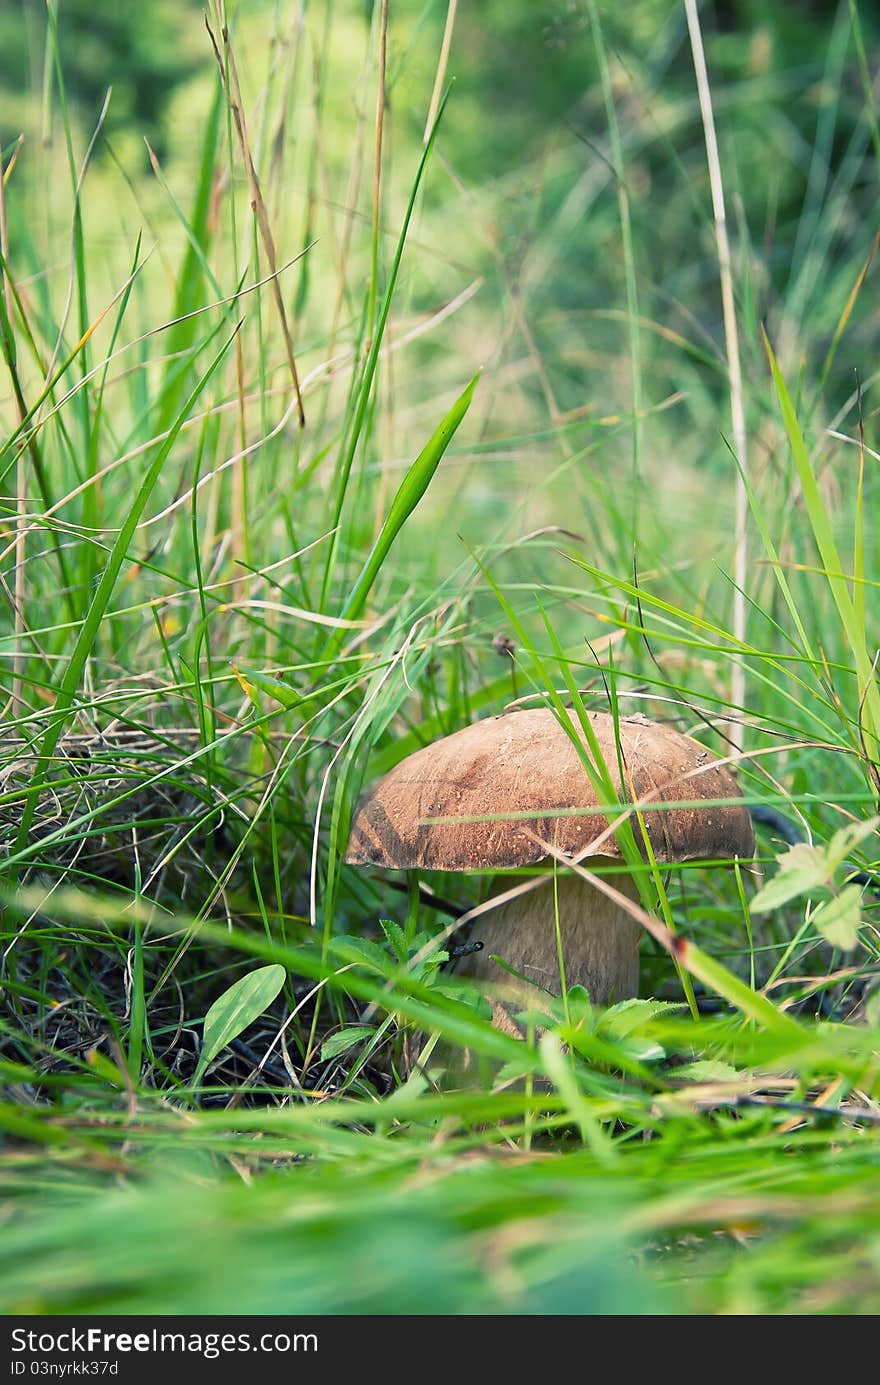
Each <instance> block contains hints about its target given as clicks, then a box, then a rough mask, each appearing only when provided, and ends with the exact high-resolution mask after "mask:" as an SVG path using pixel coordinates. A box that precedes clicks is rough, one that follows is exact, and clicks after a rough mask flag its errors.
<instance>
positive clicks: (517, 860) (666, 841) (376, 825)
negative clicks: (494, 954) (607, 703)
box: [345, 708, 755, 871]
mask: <svg viewBox="0 0 880 1385" xmlns="http://www.w3.org/2000/svg"><path fill="white" fill-rule="evenodd" d="M589 717H590V721H591V723H592V727H593V731H594V732H595V735H596V739H597V741H598V744H599V747H600V749H601V752H602V756H603V758H604V761H605V764H606V766H607V767H608V771H609V773H610V775H611V778H612V780H613V782H614V786H615V789H616V792H617V794H618V797H619V798H620V799H621V800H622V801H625V802H633V801H637V800H645V801H647V802H651V803H664V804H670V805H672V806H670V807H669V808H663V809H654V810H652V811H648V812H645V813H644V821H645V825H646V828H647V831H648V835H649V837H650V840H651V846H652V848H653V850H654V853H655V856H656V858H657V860H658V861H662V862H667V863H672V862H676V861H694V860H711V859H719V858H721V859H723V858H728V857H734V856H739V857H749V856H751V855H752V853H753V851H754V845H755V841H754V833H753V831H752V823H751V818H750V817H749V813H748V809H747V808H746V806H745V804H744V803H743V801H742V796H741V794H740V791H739V789H738V788H737V785H736V783H735V781H734V779H733V777H732V775H731V774H730V773H729V772H728V770H727V769H726V768H725V767H724V766H722V765H719V764H718V762H717V761H716V759H715V757H714V755H712V753H711V751H709V750H707V749H706V748H705V746H702V745H700V744H699V743H698V742H697V741H694V740H691V738H690V737H689V736H682V735H681V734H680V733H679V732H678V731H674V730H673V729H672V728H671V727H669V726H662V725H659V724H658V723H656V722H652V721H648V719H647V718H645V717H642V716H633V717H621V718H619V720H618V722H617V727H618V730H619V736H620V751H621V755H622V759H623V763H624V777H625V785H626V787H625V788H623V787H622V786H621V777H620V773H619V770H618V752H617V744H616V740H615V723H614V719H613V718H612V717H611V716H610V715H609V714H608V713H607V712H590V713H589ZM571 718H572V722H573V724H574V726H575V728H576V730H577V733H578V735H579V736H581V738H582V739H583V740H584V745H585V747H586V749H587V754H588V755H589V747H588V745H587V742H586V739H585V738H584V737H583V732H582V730H581V727H580V725H579V723H578V720H577V717H576V715H575V714H574V713H572V714H571ZM728 798H729V799H734V800H736V801H735V803H733V804H732V805H731V806H730V807H729V808H728V807H717V806H709V807H702V806H701V807H678V806H675V805H678V804H680V803H691V804H693V803H695V802H702V800H709V801H711V800H712V799H728ZM598 802H599V800H598V799H597V796H596V792H595V789H594V788H593V784H592V780H591V778H590V776H589V775H588V773H587V771H586V769H585V767H584V765H583V762H582V760H581V758H580V756H579V755H578V752H577V750H576V748H575V746H574V744H573V743H572V741H571V738H570V737H569V736H568V735H567V733H566V731H565V730H564V729H563V727H562V726H561V725H560V723H559V722H558V720H557V719H556V716H555V715H554V713H553V712H552V711H550V710H549V709H547V708H540V709H537V710H524V711H518V712H509V713H506V714H505V715H503V716H497V717H488V718H487V719H486V720H484V721H477V722H475V723H474V724H473V725H472V726H466V727H465V728H464V730H462V731H456V732H455V733H454V735H451V736H446V737H444V738H443V740H440V741H436V742H435V743H434V744H433V745H428V746H425V747H424V748H423V749H422V750H417V751H416V752H415V753H414V754H412V755H408V756H407V757H406V759H405V760H402V761H401V762H400V764H399V765H396V766H395V768H394V769H392V770H390V771H389V773H388V774H386V775H384V776H383V778H381V779H379V780H378V781H377V782H376V783H375V784H373V785H372V786H371V788H370V789H368V790H367V792H366V793H365V794H364V796H363V798H362V799H361V802H360V804H359V805H358V809H357V812H356V814H355V817H354V821H353V823H352V828H351V836H350V839H349V847H348V854H347V855H346V858H345V859H346V860H347V861H348V862H350V863H351V864H353V865H365V864H368V863H371V864H374V865H380V866H389V867H391V868H393V869H397V870H412V869H422V870H444V871H478V870H497V869H502V868H504V867H512V866H528V865H534V864H536V863H537V862H538V861H540V860H542V859H544V858H546V855H547V853H546V852H544V851H542V849H541V847H540V845H539V844H538V843H537V842H536V841H535V840H534V838H533V837H532V836H531V835H529V833H530V832H531V833H535V834H536V835H537V836H538V837H540V838H541V839H542V840H543V841H546V842H552V843H553V844H554V845H555V846H556V848H557V849H558V850H560V851H564V852H566V853H567V854H568V855H571V856H576V855H582V854H583V853H584V852H588V848H589V846H590V844H591V842H593V841H595V840H596V839H597V838H598V837H599V836H600V835H601V833H602V832H604V831H605V829H606V827H607V825H608V819H607V818H606V817H605V816H604V815H603V814H601V813H589V812H588V813H584V814H582V815H569V816H564V817H554V816H552V815H550V816H548V814H552V813H553V811H554V810H558V809H566V810H570V809H572V808H574V809H578V808H585V809H590V808H596V807H597V806H598ZM504 813H511V814H514V813H515V814H522V813H527V814H529V817H528V818H525V819H523V818H521V817H520V818H516V819H509V820H507V821H502V820H498V819H496V820H495V821H488V822H469V821H466V820H465V821H461V822H453V823H437V822H427V821H426V819H429V818H461V819H468V818H473V817H478V816H481V815H484V814H504ZM633 824H634V829H635V831H636V840H637V841H638V839H639V833H638V828H637V826H636V825H635V819H633ZM588 854H589V853H588ZM596 854H600V855H602V856H606V857H616V858H618V859H619V858H620V855H621V853H620V849H619V847H618V846H617V843H616V841H615V840H614V838H613V837H610V838H608V839H606V840H605V841H604V842H603V843H602V844H601V846H599V847H598V848H597V852H596Z"/></svg>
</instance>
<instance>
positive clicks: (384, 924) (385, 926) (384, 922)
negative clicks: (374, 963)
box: [379, 919, 406, 962]
mask: <svg viewBox="0 0 880 1385" xmlns="http://www.w3.org/2000/svg"><path fill="white" fill-rule="evenodd" d="M379 925H380V927H381V929H382V932H383V933H384V934H385V937H386V938H387V939H388V946H389V947H390V948H391V950H392V952H394V953H395V955H396V957H397V960H398V962H405V961H406V934H405V933H404V931H403V929H402V928H401V926H400V924H399V923H395V922H394V919H380V920H379Z"/></svg>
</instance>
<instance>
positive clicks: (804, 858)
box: [750, 842, 829, 914]
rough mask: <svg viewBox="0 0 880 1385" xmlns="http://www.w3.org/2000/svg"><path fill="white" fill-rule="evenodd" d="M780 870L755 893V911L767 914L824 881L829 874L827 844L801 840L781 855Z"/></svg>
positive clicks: (752, 907) (779, 859)
mask: <svg viewBox="0 0 880 1385" xmlns="http://www.w3.org/2000/svg"><path fill="white" fill-rule="evenodd" d="M778 864H779V871H778V873H777V874H776V875H775V876H774V877H773V879H772V880H768V881H767V884H766V885H764V886H762V888H761V889H760V890H759V891H758V893H757V894H756V895H755V897H754V899H753V900H752V903H751V906H750V907H751V912H752V913H753V914H767V913H769V912H770V910H771V909H778V908H779V907H780V905H782V904H787V903H788V901H789V900H790V899H797V897H798V895H802V894H807V893H808V892H809V891H810V890H814V889H816V888H817V887H818V886H819V885H823V884H825V882H826V880H827V879H828V876H829V870H828V861H827V858H826V855H825V848H824V847H821V846H809V845H808V844H807V843H806V842H798V844H797V845H796V846H793V847H791V848H790V849H789V850H788V851H786V852H784V854H783V855H782V856H780V857H778Z"/></svg>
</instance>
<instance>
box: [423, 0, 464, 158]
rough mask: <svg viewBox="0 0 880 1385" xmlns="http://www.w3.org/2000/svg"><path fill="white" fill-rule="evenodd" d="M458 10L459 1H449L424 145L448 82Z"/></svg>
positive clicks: (432, 126) (426, 123)
mask: <svg viewBox="0 0 880 1385" xmlns="http://www.w3.org/2000/svg"><path fill="white" fill-rule="evenodd" d="M457 10H458V0H449V7H448V9H447V11H446V27H445V28H444V30H443V41H442V43H441V44H440V57H439V58H438V59H437V75H436V77H435V78H434V90H433V91H432V92H431V105H430V107H429V108H428V119H427V120H426V121H425V133H424V135H423V136H422V143H423V144H427V143H428V140H429V138H430V136H431V131H432V130H433V128H434V121H435V120H436V119H437V111H438V110H439V108H440V96H441V94H442V91H443V84H444V82H445V81H446V68H447V66H448V64H449V50H450V49H451V47H452V35H453V32H454V30H455V15H456V11H457Z"/></svg>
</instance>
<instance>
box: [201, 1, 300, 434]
mask: <svg viewBox="0 0 880 1385" xmlns="http://www.w3.org/2000/svg"><path fill="white" fill-rule="evenodd" d="M215 8H216V13H217V23H218V26H219V31H220V39H219V41H218V38H217V36H216V35H215V33H214V30H213V29H212V28H211V21H210V19H209V18H208V16H207V15H205V28H206V29H207V31H208V37H209V38H210V40H211V46H212V48H213V49H214V56H215V58H216V59H217V66H218V68H219V69H220V79H221V81H222V82H223V90H224V92H225V93H226V99H227V101H228V102H229V109H230V110H231V111H232V116H233V119H234V121H235V129H236V133H237V135H238V142H239V144H240V146H241V156H242V159H243V160H244V166H245V169H246V170H247V178H248V186H249V188H250V193H251V207H252V208H253V212H254V216H255V217H256V219H257V230H258V231H259V235H260V240H261V241H262V244H263V251H264V254H265V256H266V259H267V261H268V263H269V269H270V272H271V276H272V294H273V296H274V299H275V306H276V308H277V309H278V317H279V319H280V322H281V330H282V333H283V335H284V347H285V350H286V352H287V364H288V366H289V367H290V378H291V380H292V381H293V388H294V391H295V393H296V409H297V416H298V418H299V425H300V427H301V428H304V427H305V422H306V416H305V411H304V409H303V402H302V393H301V391H300V387H299V374H298V372H297V368H296V360H295V358H294V354H293V339H292V337H291V333H290V327H289V325H288V322H287V312H286V310H285V307H284V299H283V297H282V295H281V286H280V284H279V281H278V257H277V255H276V253H275V238H274V236H273V235H272V228H271V226H270V225H269V214H268V212H267V211H266V203H265V201H264V200H263V192H262V188H261V187H260V179H259V176H258V175H257V170H256V167H255V166H254V161H253V157H252V155H251V148H250V141H249V140H248V133H247V125H246V123H245V118H244V105H243V102H242V97H241V86H240V83H239V80H238V69H237V67H236V65H235V56H234V54H233V51H232V44H231V43H230V41H229V30H228V29H227V27H226V25H225V24H224V23H223V18H222V10H221V6H220V0H217V3H216V7H215ZM221 43H222V51H221Z"/></svg>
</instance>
